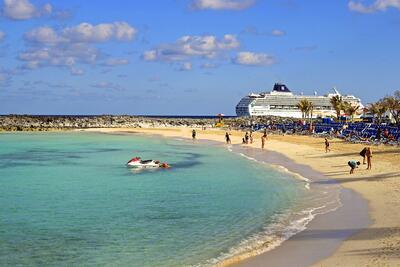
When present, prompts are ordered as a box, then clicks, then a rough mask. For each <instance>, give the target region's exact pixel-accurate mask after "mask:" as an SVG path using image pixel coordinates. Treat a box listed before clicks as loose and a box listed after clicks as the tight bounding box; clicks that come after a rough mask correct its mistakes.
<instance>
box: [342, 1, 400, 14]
mask: <svg viewBox="0 0 400 267" xmlns="http://www.w3.org/2000/svg"><path fill="white" fill-rule="evenodd" d="M348 7H349V9H350V10H351V11H354V12H359V13H364V14H368V13H374V12H377V11H385V10H387V9H388V8H396V9H399V10H400V0H375V2H373V3H372V4H370V5H364V4H363V3H361V2H355V1H350V2H349V5H348Z"/></svg>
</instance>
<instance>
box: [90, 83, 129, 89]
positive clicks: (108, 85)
mask: <svg viewBox="0 0 400 267" xmlns="http://www.w3.org/2000/svg"><path fill="white" fill-rule="evenodd" d="M92 87H94V88H100V89H112V90H118V91H121V90H123V88H122V87H121V86H120V85H118V84H115V83H111V82H98V83H95V84H92Z"/></svg>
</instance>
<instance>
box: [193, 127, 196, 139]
mask: <svg viewBox="0 0 400 267" xmlns="http://www.w3.org/2000/svg"><path fill="white" fill-rule="evenodd" d="M192 138H193V140H195V139H196V130H195V129H193V130H192Z"/></svg>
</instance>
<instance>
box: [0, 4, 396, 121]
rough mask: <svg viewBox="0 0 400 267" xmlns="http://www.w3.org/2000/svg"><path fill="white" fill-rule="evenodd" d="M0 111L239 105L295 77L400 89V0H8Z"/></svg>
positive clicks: (199, 111)
mask: <svg viewBox="0 0 400 267" xmlns="http://www.w3.org/2000/svg"><path fill="white" fill-rule="evenodd" d="M0 9H1V13H0V114H10V113H12V114H15V113H22V114H164V115H172V114H175V115H210V114H217V113H225V114H229V115H233V114H234V107H235V105H236V104H237V102H238V101H239V100H240V98H241V97H243V96H244V95H246V94H248V93H249V92H251V91H255V92H258V91H268V90H270V89H271V88H272V86H273V84H274V83H275V82H278V81H279V82H284V83H286V84H287V86H288V87H289V88H290V89H292V91H294V92H297V93H301V92H303V93H304V94H313V93H314V91H317V92H318V93H319V94H325V93H327V92H328V91H329V90H330V89H331V88H332V87H333V86H336V87H337V88H338V89H339V91H341V92H342V93H352V94H355V95H356V96H358V97H360V98H361V99H362V101H363V103H364V104H365V103H369V102H372V101H376V100H378V99H379V98H381V97H384V96H385V95H387V94H391V93H393V91H394V90H397V89H399V87H400V86H399V82H398V81H399V76H398V75H399V74H398V73H399V70H400V53H399V52H398V50H399V47H400V0H365V1H362V0H353V1H348V0H335V1H321V0H307V1H305V0H303V1H300V0H163V1H159V0H147V1H123V0H114V1H77V0H69V1H46V0H37V1H36V0H1V2H0Z"/></svg>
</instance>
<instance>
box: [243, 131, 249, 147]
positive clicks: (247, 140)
mask: <svg viewBox="0 0 400 267" xmlns="http://www.w3.org/2000/svg"><path fill="white" fill-rule="evenodd" d="M244 140H245V141H246V144H248V143H249V133H248V132H246V133H245V135H244Z"/></svg>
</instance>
